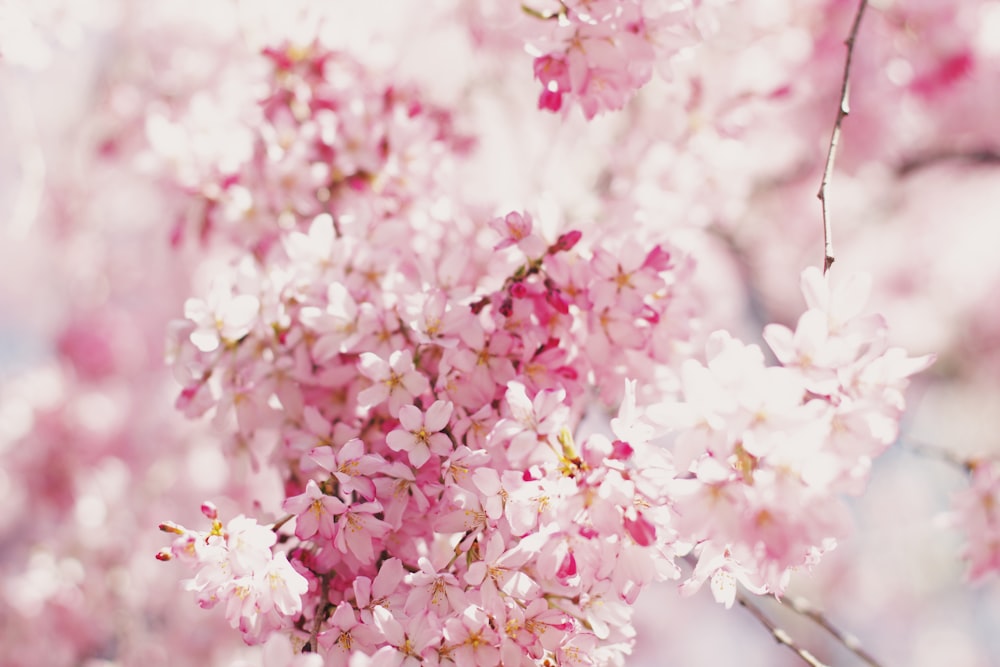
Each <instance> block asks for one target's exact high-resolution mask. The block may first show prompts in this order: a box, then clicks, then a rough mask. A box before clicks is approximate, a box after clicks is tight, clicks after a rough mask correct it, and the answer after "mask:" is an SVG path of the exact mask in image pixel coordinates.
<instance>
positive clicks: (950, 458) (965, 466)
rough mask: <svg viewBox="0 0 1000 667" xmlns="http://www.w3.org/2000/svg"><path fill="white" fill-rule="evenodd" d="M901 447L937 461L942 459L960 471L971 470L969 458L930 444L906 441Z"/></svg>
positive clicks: (971, 464) (966, 471) (968, 471)
mask: <svg viewBox="0 0 1000 667" xmlns="http://www.w3.org/2000/svg"><path fill="white" fill-rule="evenodd" d="M902 447H903V449H905V450H907V451H910V452H913V453H914V454H918V455H920V456H925V457H927V458H931V459H937V460H938V461H943V462H945V463H947V464H949V465H952V466H954V467H956V468H959V469H961V470H962V472H964V473H966V474H968V473H970V472H972V468H973V466H974V464H973V461H972V460H969V459H963V458H962V457H960V456H958V455H957V454H953V453H952V452H949V451H947V450H945V449H941V448H940V447H933V446H931V445H925V444H922V443H919V442H913V441H906V442H904V443H903V445H902Z"/></svg>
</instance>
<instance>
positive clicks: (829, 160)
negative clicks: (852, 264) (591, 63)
mask: <svg viewBox="0 0 1000 667" xmlns="http://www.w3.org/2000/svg"><path fill="white" fill-rule="evenodd" d="M867 7H868V0H861V2H859V3H858V10H857V13H856V14H855V15H854V23H853V24H852V25H851V31H850V33H848V35H847V39H846V40H844V44H845V45H846V46H847V58H846V59H845V60H844V79H843V81H842V83H841V85H840V104H839V106H838V107H837V119H836V120H835V121H834V123H833V132H832V133H831V135H830V147H829V149H828V150H827V153H826V167H824V169H823V179H822V181H820V185H819V192H817V193H816V196H817V197H819V200H820V202H821V204H822V208H823V273H826V272H827V271H829V270H830V267H831V266H832V265H833V262H834V261H835V260H834V257H833V231H832V229H831V224H830V207H829V203H828V201H827V200H828V192H827V189H828V188H829V186H830V178H831V176H832V175H833V163H834V161H835V160H836V157H837V146H838V144H839V143H840V126H841V125H842V124H843V122H844V119H845V118H847V115H848V114H849V113H850V112H851V107H850V102H849V94H850V84H851V60H852V59H853V58H854V41H855V39H856V38H857V36H858V29H859V28H860V27H861V17H862V16H864V13H865V9H866V8H867Z"/></svg>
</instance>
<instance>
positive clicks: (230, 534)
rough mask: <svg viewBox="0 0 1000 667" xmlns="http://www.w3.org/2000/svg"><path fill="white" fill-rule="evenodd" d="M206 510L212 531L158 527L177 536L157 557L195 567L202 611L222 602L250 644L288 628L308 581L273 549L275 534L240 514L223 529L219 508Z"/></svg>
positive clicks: (193, 585) (194, 587)
mask: <svg viewBox="0 0 1000 667" xmlns="http://www.w3.org/2000/svg"><path fill="white" fill-rule="evenodd" d="M202 512H203V513H204V514H205V516H206V517H208V518H209V519H211V521H212V528H211V529H210V530H209V531H192V530H188V529H186V528H184V527H182V526H179V525H177V524H174V523H163V524H161V525H160V530H162V531H164V532H167V533H173V534H176V535H177V538H176V539H175V540H174V543H173V544H172V545H171V547H170V549H169V550H164V551H161V552H160V553H159V554H158V555H157V558H159V559H160V560H171V559H172V558H177V559H178V560H181V561H183V562H185V563H187V564H188V565H190V566H191V567H192V568H196V569H197V572H196V574H195V576H194V578H192V579H189V580H188V582H187V585H186V588H187V590H189V591H193V592H194V593H196V594H197V598H198V604H199V605H201V607H202V608H204V609H210V608H212V607H214V606H215V605H216V604H218V603H219V602H220V601H224V602H225V607H226V618H227V620H228V621H229V623H230V625H232V627H233V628H238V629H239V631H240V632H241V633H242V635H243V639H244V640H245V641H246V642H247V643H248V644H256V643H259V642H261V641H263V640H265V639H267V638H268V637H269V636H270V635H271V633H272V632H274V631H275V630H279V629H281V628H283V627H287V626H288V625H289V619H291V618H294V617H295V616H296V615H298V614H299V613H300V612H301V611H302V596H303V595H304V594H305V593H306V591H307V590H308V587H309V582H308V581H307V580H306V578H305V577H303V576H302V575H301V574H300V573H299V572H297V571H296V570H295V568H293V567H292V565H291V564H290V563H289V562H288V558H287V556H286V555H285V553H284V552H282V551H279V552H277V553H274V552H273V551H272V547H274V545H275V543H276V542H277V539H278V538H277V535H276V534H275V533H274V531H273V530H271V529H269V528H265V527H264V526H261V525H259V524H258V523H257V521H256V520H254V519H249V518H247V517H245V516H242V515H240V516H237V517H235V518H233V519H231V520H230V521H229V523H227V524H226V526H225V527H223V525H222V522H221V521H219V515H218V511H217V510H216V509H215V507H213V506H212V505H211V504H208V503H206V504H205V505H203V506H202Z"/></svg>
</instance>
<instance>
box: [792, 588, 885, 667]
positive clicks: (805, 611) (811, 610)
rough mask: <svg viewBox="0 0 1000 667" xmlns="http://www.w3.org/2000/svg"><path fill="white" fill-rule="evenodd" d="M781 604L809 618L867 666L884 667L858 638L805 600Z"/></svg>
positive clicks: (798, 599) (800, 599) (793, 600)
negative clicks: (844, 630) (834, 623)
mask: <svg viewBox="0 0 1000 667" xmlns="http://www.w3.org/2000/svg"><path fill="white" fill-rule="evenodd" d="M781 602H782V604H783V605H785V606H786V607H788V608H789V609H791V610H792V611H794V612H795V613H796V614H798V615H800V616H804V617H806V618H808V619H809V620H810V621H812V622H813V623H815V624H816V625H818V626H819V627H821V628H823V629H824V630H826V631H827V632H828V633H829V634H830V636H832V637H833V638H834V639H836V640H837V641H838V642H840V644H841V645H843V646H844V648H846V649H847V650H848V651H850V652H851V653H853V654H854V655H856V656H858V657H859V658H860V659H861V660H863V661H864V662H865V663H866V664H868V665H870V667H882V665H881V664H880V663H879V662H878V660H876V659H875V658H874V657H873V656H872V654H871V653H869V652H868V651H866V650H865V649H864V647H863V646H861V642H859V641H858V638H857V637H855V636H854V635H852V634H849V633H846V632H843V631H841V630H840V629H838V628H837V627H836V626H834V625H833V623H831V622H830V621H829V620H828V619H827V618H826V616H824V615H823V612H821V611H820V610H819V609H817V608H816V607H814V606H813V605H812V603H810V602H809V601H808V600H806V599H805V598H799V597H786V598H783V599H782V601H781Z"/></svg>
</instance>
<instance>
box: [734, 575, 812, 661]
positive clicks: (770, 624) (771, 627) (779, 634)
mask: <svg viewBox="0 0 1000 667" xmlns="http://www.w3.org/2000/svg"><path fill="white" fill-rule="evenodd" d="M736 601H737V602H739V603H740V606H741V607H743V608H744V609H746V610H747V611H749V612H750V615H751V616H753V617H754V618H756V619H757V621H758V622H759V623H760V624H761V625H763V626H764V627H765V628H767V629H768V631H770V633H771V636H772V637H774V641H776V642H778V643H779V644H781V645H782V646H786V647H787V648H788V649H789V650H790V651H792V652H793V653H795V655H797V656H799V657H800V658H802V660H803V662H805V663H806V664H807V665H809V667H828V666H827V665H826V663H824V662H821V661H820V660H819V658H817V657H816V656H814V655H813V654H812V653H810V652H809V651H807V650H806V649H804V648H802V647H801V646H799V645H798V644H796V643H795V640H794V639H792V637H791V635H789V634H788V633H787V632H785V631H784V630H782V629H781V628H779V627H778V626H777V625H776V624H775V623H774V621H772V620H771V619H770V618H768V617H767V615H766V614H764V612H763V611H761V610H760V608H759V607H757V606H756V605H755V604H753V603H752V602H750V600H749V599H747V597H746V596H745V595H744V594H743V593H737V594H736Z"/></svg>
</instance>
